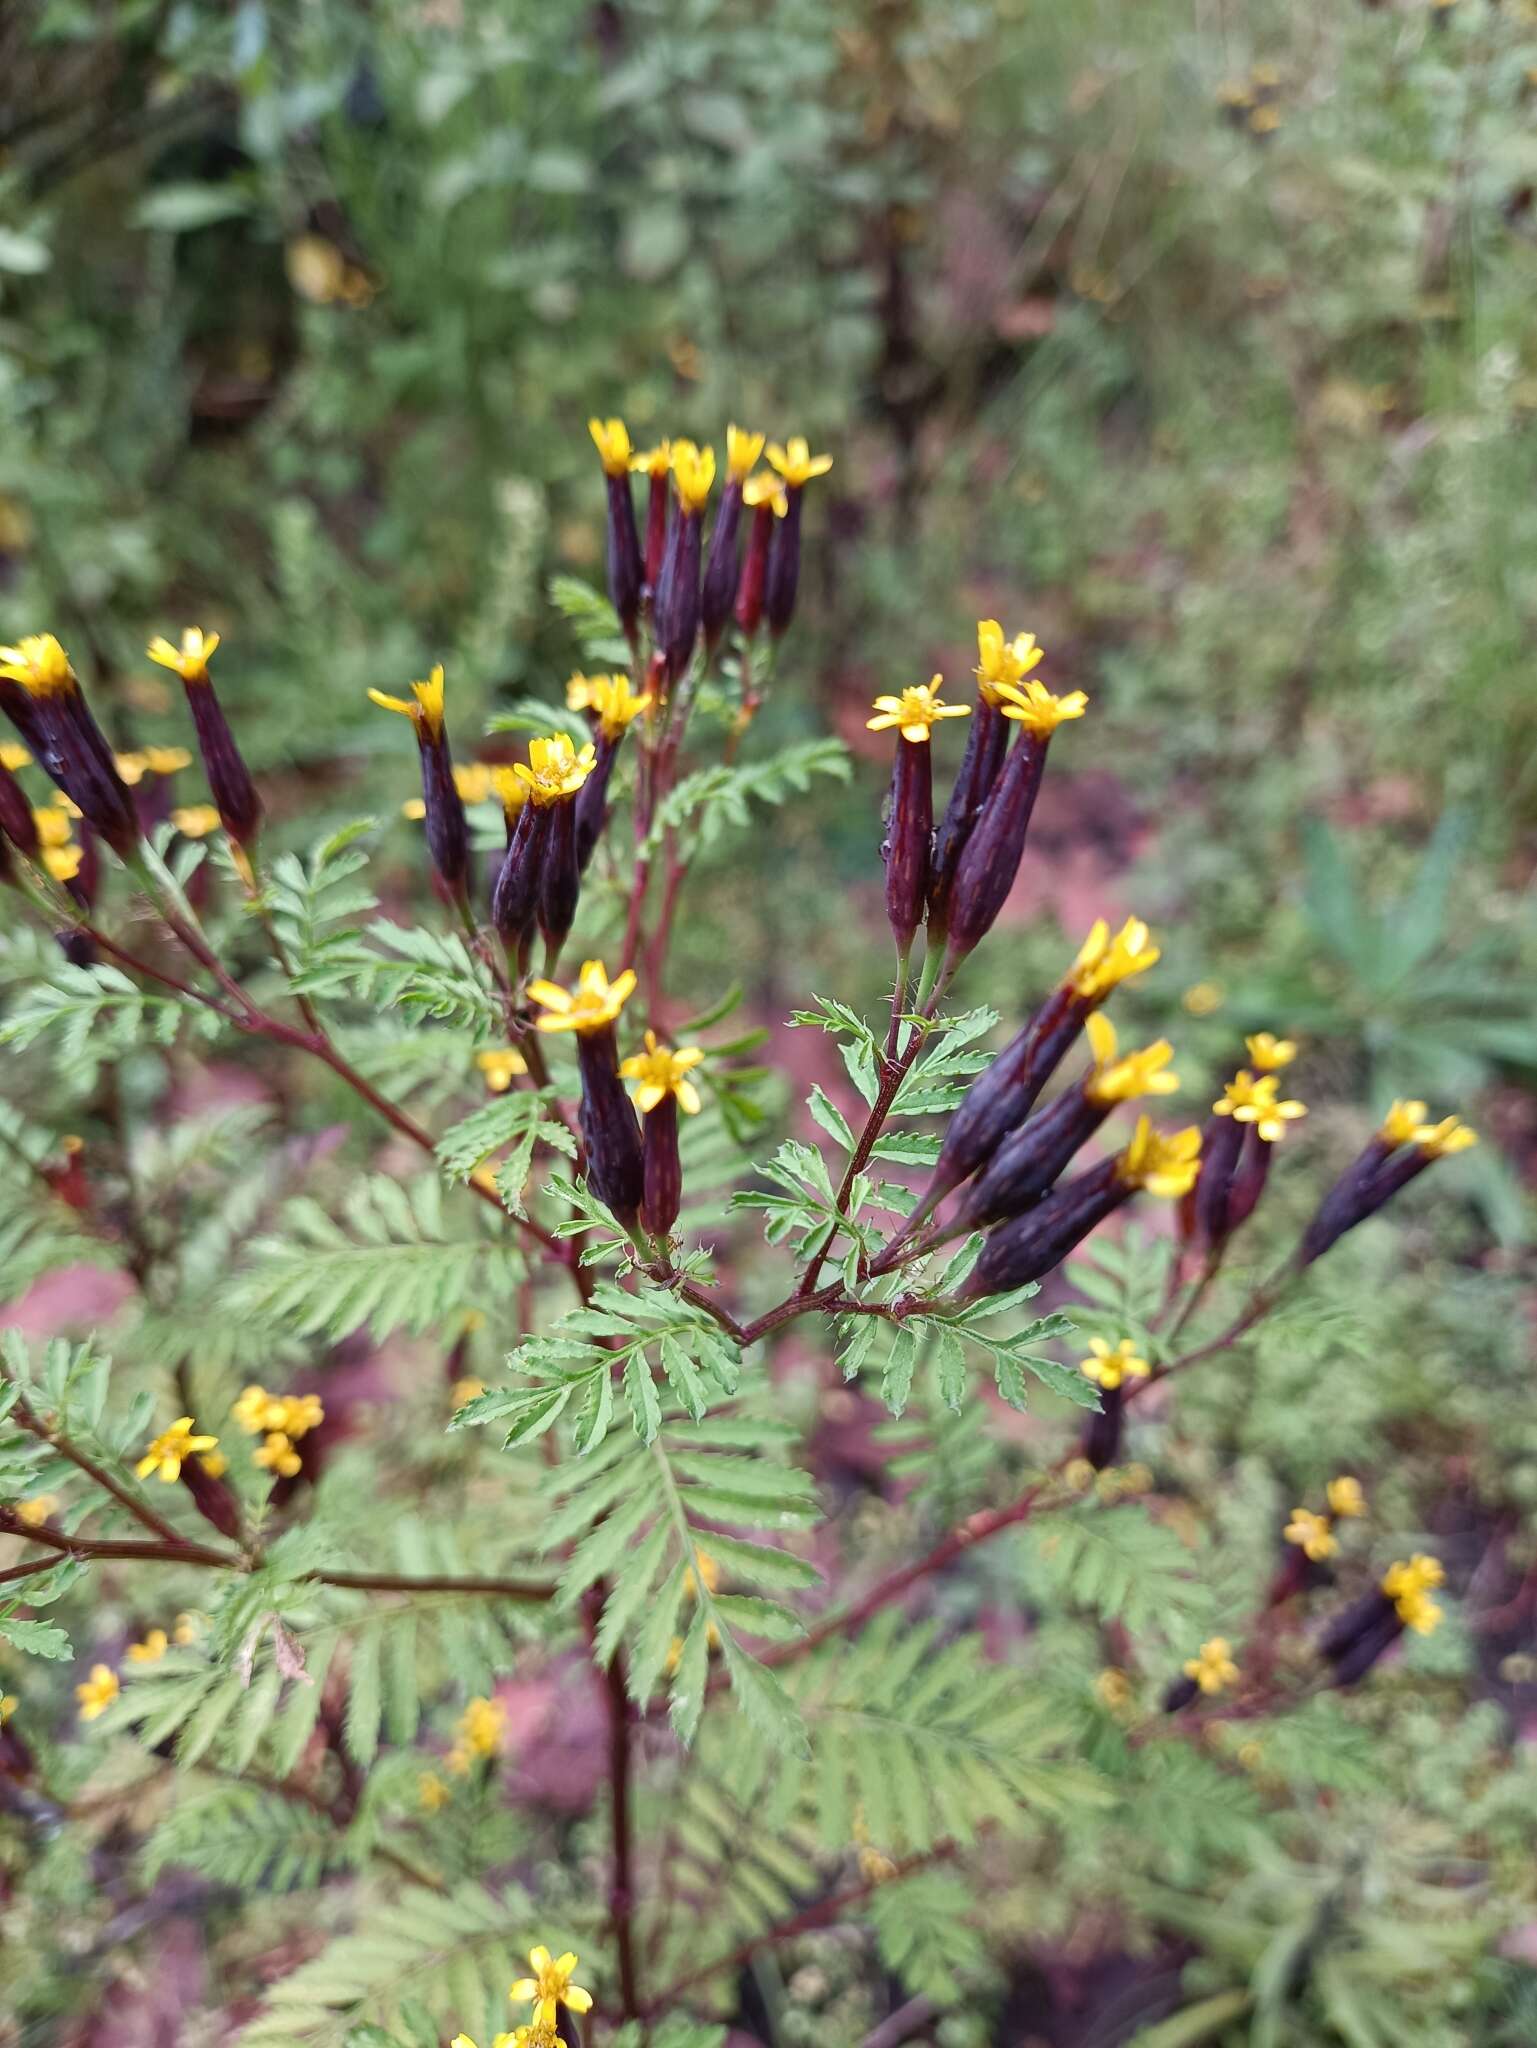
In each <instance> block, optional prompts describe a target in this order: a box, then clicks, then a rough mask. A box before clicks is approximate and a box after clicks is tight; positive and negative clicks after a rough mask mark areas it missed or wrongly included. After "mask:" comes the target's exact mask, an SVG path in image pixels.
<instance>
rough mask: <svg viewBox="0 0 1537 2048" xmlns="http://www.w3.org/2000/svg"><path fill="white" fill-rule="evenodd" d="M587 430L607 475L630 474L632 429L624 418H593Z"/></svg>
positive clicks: (588, 423)
mask: <svg viewBox="0 0 1537 2048" xmlns="http://www.w3.org/2000/svg"><path fill="white" fill-rule="evenodd" d="M587 431H588V433H589V434H591V436H592V439H593V446H594V447H595V448H596V449H597V451H598V460H599V461H600V462H601V463H602V464H603V471H604V474H605V475H606V476H628V475H629V472H630V430H629V428H628V427H627V426H626V425H625V423H624V421H623V420H618V419H613V420H599V419H591V420H589V421H588V422H587Z"/></svg>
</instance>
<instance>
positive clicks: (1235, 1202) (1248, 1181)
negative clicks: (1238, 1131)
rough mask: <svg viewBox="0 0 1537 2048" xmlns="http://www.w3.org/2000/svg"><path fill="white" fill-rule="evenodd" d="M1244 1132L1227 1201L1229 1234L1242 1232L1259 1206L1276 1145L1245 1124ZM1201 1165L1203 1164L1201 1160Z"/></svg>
mask: <svg viewBox="0 0 1537 2048" xmlns="http://www.w3.org/2000/svg"><path fill="white" fill-rule="evenodd" d="M1243 1133H1244V1135H1243V1150H1242V1152H1241V1153H1240V1154H1239V1158H1238V1167H1237V1170H1236V1172H1235V1173H1234V1175H1233V1186H1232V1192H1231V1194H1230V1196H1229V1198H1228V1212H1227V1227H1228V1231H1229V1233H1230V1234H1231V1233H1232V1232H1233V1231H1235V1230H1239V1229H1241V1228H1242V1226H1243V1225H1244V1224H1245V1223H1247V1222H1248V1220H1249V1218H1250V1217H1251V1216H1252V1215H1253V1214H1254V1212H1255V1210H1256V1209H1257V1208H1258V1207H1259V1200H1260V1196H1261V1195H1263V1194H1264V1192H1265V1183H1266V1182H1267V1181H1268V1180H1269V1178H1270V1161H1271V1159H1272V1157H1273V1156H1274V1153H1275V1145H1274V1144H1273V1143H1272V1142H1271V1140H1269V1139H1268V1138H1262V1137H1261V1136H1260V1134H1259V1132H1258V1131H1257V1130H1256V1129H1255V1127H1254V1125H1253V1124H1245V1125H1244V1127H1243ZM1202 1163H1203V1164H1204V1163H1205V1162H1204V1157H1203V1161H1202Z"/></svg>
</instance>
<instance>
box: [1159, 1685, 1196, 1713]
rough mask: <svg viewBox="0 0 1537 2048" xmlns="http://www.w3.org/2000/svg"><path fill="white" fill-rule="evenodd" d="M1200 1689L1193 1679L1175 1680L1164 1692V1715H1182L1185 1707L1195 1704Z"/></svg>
mask: <svg viewBox="0 0 1537 2048" xmlns="http://www.w3.org/2000/svg"><path fill="white" fill-rule="evenodd" d="M1200 1690H1201V1688H1200V1687H1199V1685H1197V1684H1196V1682H1195V1680H1194V1679H1193V1678H1176V1679H1175V1681H1174V1683H1173V1684H1172V1685H1171V1686H1168V1687H1167V1688H1166V1689H1165V1691H1164V1696H1163V1710H1164V1712H1165V1713H1166V1714H1182V1713H1183V1712H1184V1711H1185V1709H1186V1707H1188V1706H1192V1705H1193V1704H1194V1703H1195V1699H1196V1696H1197V1694H1198V1693H1199V1692H1200Z"/></svg>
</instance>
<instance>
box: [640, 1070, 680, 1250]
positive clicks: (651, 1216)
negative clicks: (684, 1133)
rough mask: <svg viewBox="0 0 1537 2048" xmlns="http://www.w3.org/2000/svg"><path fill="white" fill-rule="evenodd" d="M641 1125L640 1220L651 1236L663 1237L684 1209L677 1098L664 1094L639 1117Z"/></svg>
mask: <svg viewBox="0 0 1537 2048" xmlns="http://www.w3.org/2000/svg"><path fill="white" fill-rule="evenodd" d="M641 1126H642V1149H643V1153H644V1159H643V1167H644V1175H643V1178H644V1194H643V1198H642V1201H641V1208H640V1220H641V1222H642V1224H643V1225H644V1226H645V1228H646V1229H647V1230H648V1231H650V1233H651V1235H652V1236H653V1237H666V1236H667V1235H668V1233H669V1232H670V1231H671V1229H672V1227H673V1225H674V1224H675V1223H676V1222H677V1220H678V1211H679V1210H680V1209H681V1208H682V1206H683V1167H682V1164H681V1161H680V1157H679V1153H678V1102H677V1097H676V1096H674V1095H664V1096H663V1098H662V1100H661V1101H660V1102H658V1103H657V1104H656V1105H655V1106H654V1107H653V1108H651V1109H649V1110H647V1112H646V1114H645V1115H644V1116H643V1117H642V1118H641Z"/></svg>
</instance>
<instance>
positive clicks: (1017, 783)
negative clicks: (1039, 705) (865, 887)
mask: <svg viewBox="0 0 1537 2048" xmlns="http://www.w3.org/2000/svg"><path fill="white" fill-rule="evenodd" d="M1046 748H1047V738H1046V736H1044V735H1042V734H1039V733H1033V732H1023V733H1021V734H1020V736H1019V738H1018V740H1017V741H1016V742H1015V745H1014V747H1013V750H1012V751H1011V752H1010V754H1009V755H1008V758H1007V759H1006V760H1005V762H1004V764H1003V771H1002V773H1001V774H1000V775H999V776H998V778H997V780H996V781H995V782H994V784H993V786H992V789H991V791H990V792H989V794H988V796H987V799H986V801H985V802H984V804H983V806H982V811H981V815H980V816H979V817H978V819H977V821H976V824H975V826H974V827H973V829H972V831H971V833H970V835H969V837H968V838H967V840H966V844H965V846H964V847H963V848H962V849H961V853H960V857H959V859H958V860H957V862H956V868H955V879H954V882H953V884H952V886H951V890H950V898H949V903H948V905H947V913H948V932H947V936H948V940H949V950H950V954H951V957H952V958H955V959H959V958H961V957H963V956H964V955H965V954H967V953H969V952H970V951H971V950H972V948H973V947H974V946H975V945H976V944H977V943H978V941H979V940H981V939H983V938H985V937H986V935H987V933H988V932H990V931H991V930H992V927H993V923H994V921H995V919H996V918H997V916H998V913H999V911H1000V910H1001V909H1002V908H1003V905H1004V901H1005V899H1006V898H1007V896H1008V893H1009V891H1010V890H1011V889H1012V888H1013V886H1014V878H1015V876H1016V875H1017V874H1018V873H1019V863H1020V859H1021V857H1022V855H1023V853H1024V850H1025V834H1026V833H1027V832H1028V831H1029V829H1030V815H1031V813H1032V811H1033V810H1034V809H1035V799H1036V796H1037V794H1038V793H1039V791H1040V787H1041V776H1042V773H1043V772H1044V770H1045V767H1046Z"/></svg>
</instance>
